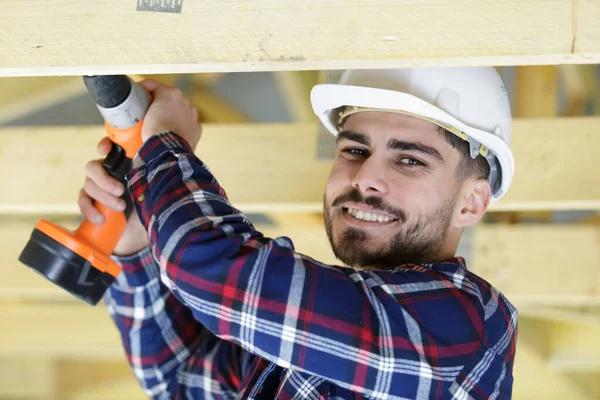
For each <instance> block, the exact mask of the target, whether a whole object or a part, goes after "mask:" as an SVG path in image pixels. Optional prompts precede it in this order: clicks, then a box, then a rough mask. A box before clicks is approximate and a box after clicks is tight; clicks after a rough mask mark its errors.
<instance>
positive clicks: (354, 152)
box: [341, 147, 369, 157]
mask: <svg viewBox="0 0 600 400" xmlns="http://www.w3.org/2000/svg"><path fill="white" fill-rule="evenodd" d="M341 152H342V153H344V154H347V155H349V156H354V157H366V156H368V155H369V152H368V151H367V150H365V149H360V148H357V147H349V148H346V149H342V150H341Z"/></svg>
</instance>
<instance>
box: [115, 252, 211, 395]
mask: <svg viewBox="0 0 600 400" xmlns="http://www.w3.org/2000/svg"><path fill="white" fill-rule="evenodd" d="M114 259H115V260H116V261H117V262H119V263H120V264H121V266H122V269H123V271H122V273H121V274H120V275H119V277H118V278H117V280H116V281H115V282H114V284H113V285H111V287H110V288H109V290H108V291H107V293H106V294H105V301H106V305H107V309H108V311H109V314H110V316H111V318H112V319H113V321H114V323H115V324H116V326H117V328H118V329H119V331H120V334H121V338H122V343H123V347H124V350H125V352H126V354H127V360H128V362H129V364H130V365H131V368H132V371H133V373H134V375H135V377H136V378H137V379H138V381H139V382H140V384H141V386H142V388H143V389H144V391H145V392H146V394H147V395H148V396H150V397H152V398H156V399H167V398H172V397H173V394H174V393H175V391H176V390H177V386H178V383H177V374H178V372H179V371H180V370H181V369H182V368H183V367H184V365H185V362H186V360H187V359H188V357H189V356H190V354H193V352H194V351H195V350H196V349H197V348H198V346H199V339H200V336H201V335H200V334H201V331H202V329H203V328H202V326H201V325H200V324H199V323H198V322H197V321H196V320H195V319H194V318H193V316H192V314H191V313H190V311H189V309H187V308H186V307H184V306H183V305H182V304H181V303H180V302H179V301H177V299H176V298H175V297H174V296H173V295H172V294H171V293H170V292H169V291H168V289H167V288H166V287H165V286H164V285H163V284H162V282H161V281H160V276H159V269H158V266H157V264H156V262H155V261H154V259H153V258H152V255H151V252H150V249H149V248H146V249H144V250H142V251H141V252H139V253H137V254H134V255H132V256H129V257H114Z"/></svg>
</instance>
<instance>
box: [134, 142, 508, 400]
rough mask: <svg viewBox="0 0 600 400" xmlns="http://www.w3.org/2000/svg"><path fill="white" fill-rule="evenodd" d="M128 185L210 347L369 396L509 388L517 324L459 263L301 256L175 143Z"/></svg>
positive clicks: (144, 153) (146, 150)
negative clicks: (382, 265)
mask: <svg viewBox="0 0 600 400" xmlns="http://www.w3.org/2000/svg"><path fill="white" fill-rule="evenodd" d="M240 162H242V160H240ZM267 178H268V177H265V179H267ZM128 181H129V186H128V190H129V191H130V193H131V195H132V196H133V198H134V199H136V202H135V203H136V211H137V212H138V215H139V216H140V219H141V220H142V222H143V224H144V226H145V227H146V229H147V231H148V233H149V235H150V242H151V245H152V249H153V251H154V253H155V254H156V255H157V259H158V261H159V264H160V269H161V276H162V279H163V281H164V283H165V284H166V286H167V287H168V288H169V289H170V290H171V291H172V293H173V294H174V295H175V296H176V297H177V299H179V300H180V301H181V302H182V303H183V304H185V305H186V306H187V307H189V308H190V309H191V310H192V313H193V315H194V317H195V318H196V319H197V320H198V321H200V322H201V323H202V324H203V325H204V326H205V327H206V328H207V329H209V330H210V331H211V332H213V333H214V334H215V335H217V336H219V337H220V338H222V339H226V340H230V341H232V342H234V343H236V344H239V345H240V346H241V347H242V348H244V349H246V350H247V351H249V352H252V353H254V354H256V355H258V356H260V357H262V358H265V359H267V360H269V361H271V362H274V363H276V364H278V365H280V366H282V367H286V368H292V369H294V370H297V371H303V372H306V373H310V374H314V375H318V376H320V377H323V378H324V379H327V380H329V381H331V382H334V383H336V384H338V385H340V386H342V387H345V388H348V389H350V390H353V391H357V392H360V393H362V394H365V395H368V396H370V397H374V398H404V397H407V398H415V397H418V395H419V393H420V391H426V393H444V392H446V391H448V390H449V389H450V390H451V391H453V392H455V393H458V394H460V393H462V392H466V393H469V394H471V396H473V397H474V398H480V396H479V395H478V393H479V394H481V392H482V391H486V390H488V389H489V391H490V393H488V395H490V394H491V391H499V392H502V393H504V394H506V393H505V392H506V391H507V390H510V385H509V384H508V382H507V379H509V377H510V370H511V369H512V358H513V356H514V348H512V345H513V344H514V335H515V334H516V332H515V331H516V313H515V312H514V310H513V309H511V308H510V306H509V305H508V303H506V302H505V301H504V299H503V298H500V297H498V296H497V295H494V293H493V292H491V291H489V290H488V289H486V287H485V285H484V284H483V283H481V282H475V281H472V280H470V275H469V274H468V272H466V270H464V269H462V268H460V267H457V265H456V264H455V263H448V264H439V265H433V266H430V267H428V268H425V267H422V266H414V267H410V266H406V267H405V268H402V269H398V270H395V271H393V272H385V271H379V272H375V271H373V272H357V271H354V270H351V269H345V268H339V267H334V266H329V265H324V264H321V263H319V262H317V261H315V260H312V259H311V258H309V257H306V256H303V255H301V254H298V253H296V252H295V251H294V248H293V244H292V242H291V241H290V240H289V239H288V238H285V237H280V238H277V239H274V240H273V239H270V238H266V237H264V236H263V235H262V234H261V233H260V232H258V231H256V230H255V229H254V227H253V226H252V225H251V224H250V223H249V222H248V220H247V219H246V217H245V216H244V215H243V214H242V213H241V212H240V211H238V210H236V209H235V208H233V207H232V206H231V205H230V204H229V202H228V200H227V198H226V195H225V192H224V190H223V189H222V188H221V187H220V186H219V184H218V182H217V181H216V180H215V178H214V177H213V176H212V174H211V173H210V172H209V170H208V169H207V167H206V166H205V165H204V164H203V163H202V162H201V161H200V160H199V159H198V158H197V157H196V156H195V155H194V154H193V152H192V151H191V148H190V147H189V146H188V145H187V142H186V141H185V140H183V139H182V138H181V137H180V136H178V135H177V134H175V133H172V132H164V133H161V134H159V135H156V136H153V137H152V138H150V139H149V140H148V141H147V142H146V144H145V145H144V147H143V148H142V149H141V150H140V153H139V154H138V156H137V157H136V159H135V160H134V166H133V170H132V172H131V174H130V175H129V177H128ZM488 330H491V331H494V332H496V333H498V332H499V333H500V334H502V335H504V336H505V337H506V340H504V341H501V342H499V344H493V345H491V344H489V343H488V342H487V340H486V339H487V338H486V335H487V333H486V332H487V331H488ZM482 369H485V370H486V371H487V373H486V374H484V375H485V376H484V377H483V378H482V377H481V374H478V373H477V371H481V370H482ZM482 379H485V380H487V381H486V382H482V381H481V380H482ZM511 379H512V378H511ZM451 388H452V389H451ZM423 393H425V392H423ZM486 398H487V397H486Z"/></svg>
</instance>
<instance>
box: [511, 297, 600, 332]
mask: <svg viewBox="0 0 600 400" xmlns="http://www.w3.org/2000/svg"><path fill="white" fill-rule="evenodd" d="M516 307H517V309H518V310H519V315H520V316H526V317H528V318H532V319H539V320H544V321H555V322H563V323H571V324H576V325H579V326H580V327H581V329H586V327H590V326H591V327H597V328H600V315H597V314H595V313H593V312H586V311H576V310H573V309H571V307H559V306H554V307H553V306H543V305H539V304H536V305H532V304H530V303H529V304H528V303H527V302H523V304H516Z"/></svg>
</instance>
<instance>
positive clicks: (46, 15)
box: [0, 0, 600, 76]
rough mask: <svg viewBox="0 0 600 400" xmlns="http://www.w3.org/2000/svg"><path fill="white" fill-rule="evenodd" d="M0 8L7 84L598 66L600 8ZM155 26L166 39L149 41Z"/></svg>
mask: <svg viewBox="0 0 600 400" xmlns="http://www.w3.org/2000/svg"><path fill="white" fill-rule="evenodd" d="M0 5H1V6H2V17H1V18H2V19H1V25H2V27H3V29H2V33H3V51H2V53H1V54H0V76H20V75H83V74H114V73H143V74H148V73H192V72H227V71H251V70H252V71H256V70H300V69H303V70H307V69H342V68H363V67H365V68H366V67H374V68H383V67H401V66H402V67H406V66H412V65H416V64H419V65H529V64H562V63H589V64H592V63H597V62H598V61H599V60H600V41H599V40H598V37H600V23H598V17H597V15H598V14H600V12H599V9H600V5H599V4H598V2H596V1H568V0H555V1H552V2H548V1H545V0H527V1H525V0H511V1H508V2H507V1H506V0H492V1H485V2H481V1H477V0H459V1H448V0H434V1H428V2H411V1H406V0H404V1H400V2H389V1H387V0H374V1H370V2H367V3H365V2H364V1H360V0H350V1H348V0H332V1H329V2H327V3H323V2H321V1H320V0H307V1H303V2H302V3H299V2H298V1H296V0H282V1H277V2H273V1H267V0H260V1H255V2H252V3H251V4H248V2H246V1H243V0H230V1H228V2H225V3H223V2H222V1H218V0H209V1H202V2H195V1H187V2H186V3H185V5H183V8H182V10H181V12H180V13H156V12H139V11H136V6H135V1H131V2H125V1H122V0H106V1H103V2H98V1H95V0H80V1H77V2H73V1H66V0H62V1H55V2H53V3H52V6H51V7H50V6H48V4H47V2H45V1H42V0H31V1H27V2H14V1H9V0H2V1H1V2H0ZM90 10H93V12H90ZM432 16H435V24H433V25H432ZM490 21H493V23H490ZM107 26H110V29H107V28H106V27H107ZM149 26H160V27H161V34H160V35H154V36H153V37H152V39H148V37H149V36H148V27H149ZM348 27H351V29H349V28H348ZM74 49H76V50H77V51H74Z"/></svg>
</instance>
